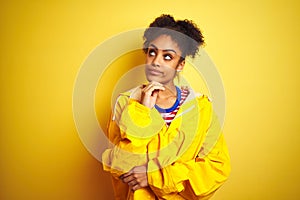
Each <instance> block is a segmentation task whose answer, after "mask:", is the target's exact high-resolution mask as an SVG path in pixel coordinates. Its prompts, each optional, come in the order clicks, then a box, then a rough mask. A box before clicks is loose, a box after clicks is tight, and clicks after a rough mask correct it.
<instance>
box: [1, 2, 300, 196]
mask: <svg viewBox="0 0 300 200" xmlns="http://www.w3.org/2000/svg"><path fill="white" fill-rule="evenodd" d="M0 5H1V6H0V30H1V32H0V35H1V37H0V41H1V43H0V44H1V52H0V56H1V57H0V65H1V68H0V70H1V71H0V88H1V96H0V97H1V98H0V108H1V109H0V111H1V115H0V119H1V126H0V133H1V135H0V158H1V162H0V199H3V200H4V199H5V200H8V199H9V200H17V199H18V200H19V199H45V200H46V199H72V200H82V199H88V200H93V199H95V200H96V199H112V188H111V186H110V182H109V181H110V180H109V175H108V174H106V173H104V172H103V170H102V166H101V164H100V163H99V162H98V161H97V160H96V159H95V158H93V157H92V156H91V155H90V154H89V152H88V151H87V150H86V149H85V147H84V145H83V144H82V143H81V141H80V139H79V137H78V134H77V132H76V128H75V125H74V120H73V115H72V92H73V86H74V82H75V79H76V75H77V73H78V71H79V69H80V66H81V64H82V63H83V61H84V60H85V59H86V58H87V56H88V55H89V53H90V52H91V51H92V50H93V49H94V48H95V47H96V46H97V45H99V44H100V43H101V42H103V41H104V40H106V39H107V38H109V37H111V36H112V35H115V34H118V33H120V32H122V31H127V30H131V29H134V28H140V27H145V26H147V25H148V24H149V23H150V22H152V21H153V19H154V18H155V17H157V16H159V15H160V14H162V13H170V14H173V15H174V16H175V18H179V19H183V18H188V19H192V20H193V21H194V22H196V23H197V24H199V26H200V28H201V29H202V30H203V33H204V36H205V39H206V44H207V45H206V47H205V49H206V51H207V52H208V53H209V55H210V56H211V58H212V59H213V61H214V62H215V64H216V66H217V67H218V70H219V72H220V74H221V76H222V79H223V82H224V87H225V90H226V102H227V104H226V120H225V126H224V132H225V138H226V140H227V143H228V146H229V151H230V155H231V159H232V173H231V175H230V178H229V180H228V181H227V182H226V183H225V185H224V186H223V187H222V188H221V189H220V190H219V191H218V192H217V193H216V195H215V196H214V198H213V199H216V200H223V199H225V200H227V199H228V200H231V199H233V200H235V199H296V198H298V196H300V192H299V179H300V173H299V172H298V171H299V167H298V165H299V164H300V162H299V153H300V149H299V143H300V136H299V134H300V128H299V123H298V121H299V119H298V116H299V114H300V109H299V104H298V102H299V100H300V98H299V94H298V93H299V86H300V80H299V78H298V76H299V74H300V70H299V66H300V59H299V55H298V54H299V53H298V52H299V45H300V41H299V35H300V26H299V25H300V24H299V21H300V14H299V11H300V3H298V1H296V0H294V1H292V0H287V1H277V0H262V1H259V0H252V1H238V0H231V1H215V0H212V1H203V0H190V1H189V0H187V1H169V0H166V1H158V0H152V1H137V0H129V1H120V0H117V1H113V0H112V1H81V0H78V1H50V0H48V1H14V0H13V1H9V2H4V1H2V2H1V3H0Z"/></svg>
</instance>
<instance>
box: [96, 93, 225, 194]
mask: <svg viewBox="0 0 300 200" xmlns="http://www.w3.org/2000/svg"><path fill="white" fill-rule="evenodd" d="M140 96H141V87H137V88H134V89H132V90H130V91H128V92H126V93H123V94H121V95H120V96H119V97H118V99H117V103H116V105H115V110H114V113H113V116H112V119H111V121H110V123H109V126H108V136H109V139H110V141H111V142H112V145H111V148H109V149H107V150H106V151H105V152H104V153H103V155H102V161H103V166H104V170H106V171H109V172H110V173H111V174H112V176H113V187H114V190H115V199H120V200H129V199H130V200H131V199H137V200H140V199H142V200H144V199H192V200H193V199H208V198H210V197H211V196H212V195H213V193H214V192H215V191H216V190H217V189H218V188H219V187H220V186H221V185H222V184H223V183H224V181H225V180H226V179H227V177H228V175H229V173H230V159H229V155H228V151H227V147H226V144H225V141H224V138H223V134H222V133H221V129H220V125H219V122H218V119H217V117H216V115H215V114H214V112H213V110H212V104H211V102H210V100H209V99H208V98H207V97H206V96H204V95H195V94H194V92H193V91H192V90H191V89H190V94H189V96H188V98H187V99H186V100H185V102H184V103H183V104H182V105H181V107H180V109H179V111H178V113H177V114H176V116H175V118H174V119H173V121H172V123H171V125H170V126H169V127H167V126H166V124H165V122H164V120H163V119H162V117H161V116H160V113H159V112H158V111H157V110H156V109H155V108H153V109H149V108H147V107H145V106H144V105H142V104H140V103H139V100H140ZM145 164H146V165H147V176H148V184H149V186H148V187H146V188H142V189H139V190H136V191H135V192H132V191H131V189H130V188H129V186H128V185H127V184H124V183H123V182H122V181H121V180H120V179H119V176H120V175H122V174H124V173H126V172H128V171H130V170H131V169H132V168H133V167H135V166H140V165H145Z"/></svg>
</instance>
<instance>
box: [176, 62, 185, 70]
mask: <svg viewBox="0 0 300 200" xmlns="http://www.w3.org/2000/svg"><path fill="white" fill-rule="evenodd" d="M184 65H185V60H183V61H181V62H180V63H179V64H178V66H177V68H176V70H177V71H181V70H183V67H184Z"/></svg>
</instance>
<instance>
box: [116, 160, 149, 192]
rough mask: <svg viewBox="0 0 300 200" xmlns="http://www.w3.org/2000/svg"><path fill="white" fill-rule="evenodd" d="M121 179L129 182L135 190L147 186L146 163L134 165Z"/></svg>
mask: <svg viewBox="0 0 300 200" xmlns="http://www.w3.org/2000/svg"><path fill="white" fill-rule="evenodd" d="M120 179H121V180H122V181H123V182H124V183H126V184H128V185H129V186H130V187H131V188H132V190H133V191H136V190H138V189H141V188H143V187H147V186H148V177H147V167H146V166H145V165H142V166H137V167H134V168H132V169H131V170H130V171H129V172H127V173H125V174H123V175H121V176H120Z"/></svg>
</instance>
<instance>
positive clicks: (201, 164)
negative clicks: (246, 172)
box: [148, 101, 230, 199]
mask: <svg viewBox="0 0 300 200" xmlns="http://www.w3.org/2000/svg"><path fill="white" fill-rule="evenodd" d="M201 105H202V106H201V107H202V108H203V107H205V109H202V110H201V115H200V116H202V117H201V118H200V119H199V120H202V122H203V120H204V121H205V119H206V118H210V120H209V122H208V123H207V124H208V126H206V127H207V129H206V131H205V137H204V138H202V139H201V130H200V129H199V130H198V131H199V132H200V134H199V135H196V137H195V138H194V139H193V143H192V144H191V145H190V147H189V148H188V149H187V150H186V151H185V152H184V153H183V154H182V155H181V156H180V157H179V158H178V159H177V160H176V161H175V162H173V163H172V164H170V165H167V166H165V167H162V163H163V162H165V160H166V159H169V158H168V157H167V156H166V155H165V156H158V157H157V158H155V159H151V160H149V162H148V169H151V171H149V170H148V184H149V186H150V187H151V189H152V190H153V191H154V192H155V193H156V194H157V195H158V196H161V197H168V195H174V193H175V194H176V193H180V195H182V196H185V197H189V198H188V199H198V198H199V197H204V196H209V195H210V194H212V193H213V192H214V191H215V190H216V189H218V188H219V187H220V186H221V185H222V184H223V183H224V181H225V180H226V179H227V177H228V175H229V173H230V158H229V154H228V150H227V146H226V143H225V141H224V136H223V134H221V128H220V124H219V121H218V119H217V117H216V116H215V115H214V113H213V112H212V110H211V106H210V103H209V102H208V101H206V106H204V105H203V104H201ZM202 128H203V127H202ZM162 139H163V138H162ZM176 139H177V140H180V141H183V142H184V140H186V138H185V139H184V137H180V136H178V137H175V140H176ZM197 143H200V144H201V145H200V146H199V147H201V148H199V147H198V146H197V145H196V144H197ZM172 152H174V151H170V154H172ZM194 152H196V154H194ZM193 154H194V155H193ZM197 154H198V155H197Z"/></svg>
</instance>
